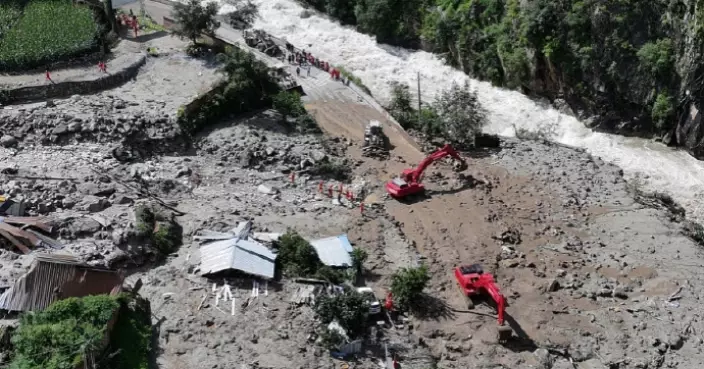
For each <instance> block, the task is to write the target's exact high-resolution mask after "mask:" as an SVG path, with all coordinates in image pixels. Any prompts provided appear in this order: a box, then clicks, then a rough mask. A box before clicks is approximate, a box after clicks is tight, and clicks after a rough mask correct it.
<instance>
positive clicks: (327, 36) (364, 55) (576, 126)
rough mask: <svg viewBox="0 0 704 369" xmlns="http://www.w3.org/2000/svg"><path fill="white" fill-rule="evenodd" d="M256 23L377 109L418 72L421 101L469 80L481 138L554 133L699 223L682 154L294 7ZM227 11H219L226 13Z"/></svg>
mask: <svg viewBox="0 0 704 369" xmlns="http://www.w3.org/2000/svg"><path fill="white" fill-rule="evenodd" d="M253 2H254V3H256V4H257V5H258V6H259V12H260V17H259V19H257V21H256V22H255V25H254V28H257V29H262V30H265V31H266V32H269V33H270V34H272V35H274V36H277V37H281V38H285V39H287V40H288V41H289V42H291V43H292V44H294V45H296V46H297V47H300V48H304V49H306V50H307V51H310V52H312V53H313V54H314V55H315V56H317V57H319V58H321V59H323V60H326V61H329V62H330V63H332V64H337V65H341V66H344V67H345V69H347V70H349V71H350V72H352V73H353V74H354V75H356V76H357V77H359V78H360V79H361V80H362V81H363V82H364V83H365V84H366V85H367V87H369V89H370V90H371V92H372V94H373V95H374V97H375V98H377V100H379V101H380V102H382V103H385V102H387V101H388V98H389V90H390V89H389V82H391V81H399V82H404V83H407V84H409V85H410V86H412V90H414V91H415V86H416V84H417V74H418V73H420V82H421V89H422V93H421V95H422V100H423V102H432V100H433V98H434V96H435V94H436V93H437V92H439V91H441V90H443V89H446V88H448V87H449V86H451V85H452V83H453V82H458V83H464V81H469V82H470V85H471V86H472V88H474V89H476V91H477V94H478V96H479V99H480V101H481V102H482V104H483V105H484V107H485V108H486V109H487V110H488V113H489V124H488V125H487V127H486V128H485V131H487V132H489V133H496V134H499V135H502V136H514V135H515V128H514V127H517V128H523V129H527V130H531V131H535V130H538V129H541V127H546V126H551V127H553V132H554V135H553V137H552V139H553V140H554V141H557V142H560V143H563V144H566V145H571V146H576V147H581V148H585V149H586V150H587V151H589V152H590V153H592V154H593V155H596V156H599V157H601V158H602V159H604V160H605V161H609V162H612V163H614V164H617V165H618V166H620V167H621V168H622V169H623V170H624V173H625V175H626V178H627V179H633V178H634V177H639V178H640V181H641V183H643V185H644V187H645V188H646V189H648V190H657V191H662V192H667V193H669V194H670V195H672V197H673V198H674V199H675V200H677V201H678V202H679V203H680V204H682V206H684V207H685V209H687V214H688V216H689V217H690V218H693V219H696V220H697V221H699V222H700V223H701V222H704V162H700V161H698V160H696V159H694V158H692V157H691V156H690V155H688V154H687V153H685V152H683V151H679V150H674V149H671V148H668V147H666V146H664V145H662V144H659V143H655V142H652V141H649V140H643V139H637V138H626V137H622V136H616V135H610V134H604V133H597V132H592V131H591V130H589V129H587V128H586V127H585V126H584V124H583V123H582V122H580V121H578V120H577V119H576V118H574V117H572V116H569V115H565V114H562V113H560V112H559V111H557V110H556V109H553V108H551V107H549V106H548V105H546V104H540V103H537V102H535V101H533V100H531V99H529V98H527V97H526V96H524V95H523V94H521V93H519V92H515V91H510V90H506V89H501V88H497V87H493V86H491V84H489V83H486V82H481V81H478V80H474V79H471V78H469V77H467V76H466V75H464V74H463V73H462V72H459V71H457V70H455V69H453V68H451V67H449V66H447V65H445V64H444V63H443V62H442V60H440V59H439V58H438V57H437V56H435V55H434V54H431V53H427V52H424V51H410V50H406V49H403V48H398V47H393V46H388V45H380V44H377V43H376V41H375V40H374V38H373V37H370V36H367V35H364V34H361V33H358V32H356V31H355V30H354V28H352V27H347V26H342V25H340V24H339V23H337V22H335V21H334V20H332V19H330V18H328V17H327V16H325V15H322V14H319V13H317V12H314V11H310V10H305V9H304V8H303V7H302V6H301V5H300V4H298V3H297V2H295V1H294V0H254V1H253ZM227 10H228V9H227V6H224V7H223V9H221V12H226V11H227Z"/></svg>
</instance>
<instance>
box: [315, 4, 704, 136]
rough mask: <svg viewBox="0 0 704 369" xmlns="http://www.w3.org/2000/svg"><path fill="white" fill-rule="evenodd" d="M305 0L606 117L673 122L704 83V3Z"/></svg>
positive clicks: (639, 123)
mask: <svg viewBox="0 0 704 369" xmlns="http://www.w3.org/2000/svg"><path fill="white" fill-rule="evenodd" d="M306 2H307V3H309V4H311V5H313V6H314V7H315V8H317V9H319V10H321V11H325V12H327V13H328V14H330V15H332V16H334V17H336V18H338V19H339V20H340V21H341V22H343V23H348V24H353V25H356V26H357V28H358V29H359V30H360V31H363V32H367V33H369V34H372V35H375V36H376V37H377V40H378V41H379V42H385V43H391V44H396V45H402V46H407V47H421V46H422V47H423V48H425V49H429V50H432V51H434V52H437V53H439V54H442V55H443V56H444V57H445V59H446V61H447V62H448V63H449V64H451V65H453V66H455V67H457V68H459V69H461V70H463V71H464V72H466V73H467V74H469V75H471V76H474V77H477V78H480V79H483V80H487V81H491V82H493V83H494V84H497V85H501V86H506V87H510V88H522V89H524V90H525V91H529V92H533V93H538V94H542V95H547V96H549V97H562V98H565V99H567V100H568V102H570V103H572V105H573V106H577V107H579V108H580V109H582V108H585V109H586V110H587V111H590V112H595V113H597V114H601V115H603V118H604V119H602V120H601V121H602V122H606V123H605V124H612V125H613V123H615V122H616V121H629V120H633V121H632V122H631V125H632V127H630V128H628V129H631V130H637V131H641V132H654V131H655V132H664V131H667V130H669V129H671V128H672V127H673V125H674V123H676V122H675V114H676V111H677V106H676V105H675V104H676V103H677V101H678V100H679V99H678V98H677V97H676V96H678V95H679V96H681V95H682V94H683V92H684V91H685V90H686V89H690V90H691V93H692V94H694V93H695V92H696V93H701V92H702V84H701V83H697V82H696V75H700V74H701V72H702V71H701V70H700V69H701V68H698V67H697V65H698V64H697V62H696V60H697V59H698V58H699V57H701V48H702V45H704V41H703V40H702V37H703V36H704V11H703V10H701V9H702V8H703V7H702V6H701V4H700V5H699V7H698V8H699V10H698V11H696V12H695V11H694V10H693V9H696V8H695V2H694V1H686V0H673V1H665V0H652V1H639V0H403V1H401V0H345V1H341V0H306ZM678 68H679V69H680V70H679V71H678ZM607 115H617V116H615V117H607ZM634 117H635V118H634ZM607 121H613V122H611V123H609V122H607ZM605 128H608V127H605ZM614 129H618V128H614Z"/></svg>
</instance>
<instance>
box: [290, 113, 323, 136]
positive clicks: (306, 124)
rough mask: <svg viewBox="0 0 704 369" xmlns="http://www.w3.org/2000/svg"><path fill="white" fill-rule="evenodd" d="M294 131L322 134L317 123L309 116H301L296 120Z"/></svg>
mask: <svg viewBox="0 0 704 369" xmlns="http://www.w3.org/2000/svg"><path fill="white" fill-rule="evenodd" d="M296 129H297V130H298V132H299V133H314V134H319V133H322V131H321V130H320V126H319V125H318V122H317V121H316V120H315V118H313V116H311V115H310V114H303V115H301V116H300V117H298V118H296Z"/></svg>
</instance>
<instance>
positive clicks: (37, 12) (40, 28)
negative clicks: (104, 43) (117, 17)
mask: <svg viewBox="0 0 704 369" xmlns="http://www.w3.org/2000/svg"><path fill="white" fill-rule="evenodd" d="M17 12H18V8H16V7H14V8H13V7H10V6H1V7H0V24H9V25H10V26H9V29H7V30H4V29H3V27H2V26H0V71H16V70H22V69H29V68H36V67H40V66H42V65H45V64H49V63H52V62H56V61H59V60H65V59H67V58H71V57H75V56H79V55H81V54H85V53H86V52H89V51H91V50H96V49H97V47H98V37H99V29H100V27H99V25H97V24H96V23H95V21H94V20H93V12H92V10H90V9H89V8H87V7H83V6H77V5H74V4H72V3H71V1H70V0H35V1H31V2H29V3H28V4H27V5H26V6H25V7H24V9H23V10H22V13H21V15H19V14H18V13H17ZM18 15H19V19H17V20H16V21H14V22H12V21H11V20H12V19H16V18H17V17H18ZM5 19H9V20H10V22H8V23H5V21H4V20H5Z"/></svg>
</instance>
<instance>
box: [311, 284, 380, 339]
mask: <svg viewBox="0 0 704 369" xmlns="http://www.w3.org/2000/svg"><path fill="white" fill-rule="evenodd" d="M314 310H315V313H316V314H317V316H318V319H320V321H321V323H323V324H325V325H327V324H330V323H331V322H332V321H334V320H337V322H338V323H340V326H342V328H344V329H345V330H346V331H347V334H348V335H349V336H350V338H354V337H357V336H358V335H360V334H362V333H364V330H365V327H366V324H365V323H366V320H367V316H368V315H369V304H368V303H367V301H366V300H365V299H364V296H362V295H361V294H359V293H357V291H354V290H351V289H350V290H347V291H345V292H344V293H342V294H339V295H333V296H321V297H320V298H318V299H316V300H315V306H314Z"/></svg>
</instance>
